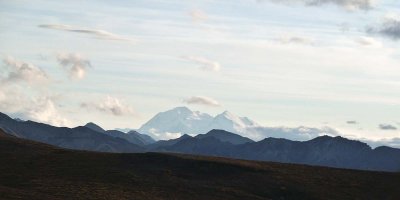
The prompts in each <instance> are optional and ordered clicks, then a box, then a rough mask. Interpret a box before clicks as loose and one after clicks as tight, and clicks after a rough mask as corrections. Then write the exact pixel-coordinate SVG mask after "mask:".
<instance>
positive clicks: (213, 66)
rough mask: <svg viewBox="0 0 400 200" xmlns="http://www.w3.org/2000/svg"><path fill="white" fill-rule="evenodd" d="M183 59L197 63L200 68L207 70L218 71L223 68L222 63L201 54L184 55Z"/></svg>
mask: <svg viewBox="0 0 400 200" xmlns="http://www.w3.org/2000/svg"><path fill="white" fill-rule="evenodd" d="M182 58H183V59H185V60H188V61H191V62H193V63H196V64H197V65H199V66H200V69H202V70H205V71H214V72H217V71H219V70H220V69H221V65H220V64H219V63H218V62H216V61H212V60H209V59H207V58H204V57H200V56H182Z"/></svg>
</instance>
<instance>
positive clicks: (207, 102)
mask: <svg viewBox="0 0 400 200" xmlns="http://www.w3.org/2000/svg"><path fill="white" fill-rule="evenodd" d="M183 102H184V103H187V104H197V105H204V106H213V107H217V106H221V104H220V103H219V102H218V101H217V100H215V99H213V98H210V97H206V96H192V97H189V98H187V99H184V100H183Z"/></svg>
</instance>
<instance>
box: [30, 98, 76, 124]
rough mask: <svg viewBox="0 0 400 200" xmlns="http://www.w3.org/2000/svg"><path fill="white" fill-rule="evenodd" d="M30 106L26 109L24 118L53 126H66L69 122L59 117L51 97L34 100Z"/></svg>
mask: <svg viewBox="0 0 400 200" xmlns="http://www.w3.org/2000/svg"><path fill="white" fill-rule="evenodd" d="M31 105H32V106H31V107H29V108H28V109H27V112H26V114H25V118H28V119H31V120H34V121H39V122H43V123H49V124H52V125H55V126H67V125H68V124H69V121H68V120H67V119H66V118H64V117H62V116H61V114H60V113H59V111H58V109H57V107H56V105H55V103H54V100H53V99H52V98H51V97H41V98H37V99H34V100H33V101H32V102H31Z"/></svg>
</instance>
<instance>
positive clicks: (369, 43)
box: [355, 36, 382, 47]
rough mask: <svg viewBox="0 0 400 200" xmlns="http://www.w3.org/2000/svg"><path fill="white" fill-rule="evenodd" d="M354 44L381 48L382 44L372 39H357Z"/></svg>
mask: <svg viewBox="0 0 400 200" xmlns="http://www.w3.org/2000/svg"><path fill="white" fill-rule="evenodd" d="M355 42H356V43H357V44H359V45H362V46H368V47H382V43H381V42H379V41H378V40H376V39H375V38H372V37H365V36H363V37H358V38H356V39H355Z"/></svg>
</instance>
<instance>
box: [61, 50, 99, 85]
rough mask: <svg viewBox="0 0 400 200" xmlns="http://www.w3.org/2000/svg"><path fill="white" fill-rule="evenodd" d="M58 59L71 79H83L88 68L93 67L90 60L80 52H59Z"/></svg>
mask: <svg viewBox="0 0 400 200" xmlns="http://www.w3.org/2000/svg"><path fill="white" fill-rule="evenodd" d="M57 60H58V62H59V63H60V65H61V66H62V67H63V68H64V69H65V70H66V71H67V72H68V74H69V78H71V79H83V78H84V77H85V74H86V70H87V68H88V67H91V64H90V61H89V60H87V59H86V58H84V57H83V56H82V55H80V54H78V53H59V54H58V55H57Z"/></svg>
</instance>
